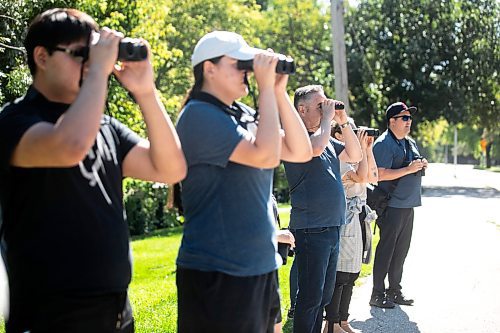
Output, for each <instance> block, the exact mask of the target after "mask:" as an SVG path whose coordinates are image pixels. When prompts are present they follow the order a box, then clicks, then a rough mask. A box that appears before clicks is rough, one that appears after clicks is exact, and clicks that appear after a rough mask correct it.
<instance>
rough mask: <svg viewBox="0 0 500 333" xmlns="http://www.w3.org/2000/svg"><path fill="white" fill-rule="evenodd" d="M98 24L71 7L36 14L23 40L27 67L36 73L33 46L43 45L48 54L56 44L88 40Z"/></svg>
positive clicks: (32, 73) (32, 72) (33, 73)
mask: <svg viewBox="0 0 500 333" xmlns="http://www.w3.org/2000/svg"><path fill="white" fill-rule="evenodd" d="M98 29H99V26H98V25H97V23H96V22H95V21H94V19H92V18H91V17H90V16H89V15H88V14H85V13H83V12H81V11H79V10H76V9H71V8H53V9H49V10H46V11H45V12H43V13H41V14H39V15H37V16H36V17H35V19H34V20H33V21H32V22H31V24H30V26H29V28H28V34H27V35H26V39H25V40H24V47H25V48H26V55H27V57H28V67H29V69H30V72H31V75H35V74H36V64H35V60H34V58H33V52H34V50H35V47H37V46H44V47H45V48H47V51H48V52H49V54H51V53H52V48H53V47H55V46H57V45H58V44H69V43H72V42H75V41H79V40H85V41H89V39H90V34H91V33H92V31H97V30H98Z"/></svg>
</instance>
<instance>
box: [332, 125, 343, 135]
mask: <svg viewBox="0 0 500 333" xmlns="http://www.w3.org/2000/svg"><path fill="white" fill-rule="evenodd" d="M335 133H339V134H342V128H340V124H339V123H335V125H333V126H332V128H331V130H330V136H332V137H334V138H335Z"/></svg>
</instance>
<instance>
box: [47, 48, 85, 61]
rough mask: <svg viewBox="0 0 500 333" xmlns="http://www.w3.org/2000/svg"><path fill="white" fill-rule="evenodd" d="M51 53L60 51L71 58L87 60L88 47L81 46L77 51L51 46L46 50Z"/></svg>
mask: <svg viewBox="0 0 500 333" xmlns="http://www.w3.org/2000/svg"><path fill="white" fill-rule="evenodd" d="M48 49H49V50H51V51H61V52H64V53H67V54H69V55H70V56H72V57H73V58H82V60H87V59H88V58H89V47H88V46H82V47H79V48H77V49H74V50H72V49H69V48H65V47H60V46H53V47H49V48H48Z"/></svg>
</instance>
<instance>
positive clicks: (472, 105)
mask: <svg viewBox="0 0 500 333" xmlns="http://www.w3.org/2000/svg"><path fill="white" fill-rule="evenodd" d="M499 17H500V4H499V3H498V2H497V1H489V0H472V1H457V0H419V1H416V0H366V1H364V2H361V4H360V5H359V7H358V8H357V9H355V10H351V11H349V13H348V15H347V18H346V31H347V34H348V35H349V37H348V41H349V45H348V68H349V81H350V90H351V94H352V101H351V102H352V103H353V104H354V109H355V110H358V111H360V112H361V113H360V116H361V117H362V118H365V120H366V121H368V122H369V121H370V120H371V119H374V120H375V121H377V122H378V123H379V124H381V122H382V121H383V111H384V109H385V107H386V106H387V105H388V104H389V103H390V102H393V101H398V100H402V101H406V102H408V103H409V104H413V105H416V106H417V107H419V109H421V111H422V112H420V113H419V116H418V117H419V118H420V119H422V120H431V121H433V120H436V119H439V118H440V117H444V118H445V119H447V120H448V121H449V122H450V123H458V122H466V123H474V124H477V125H479V126H483V127H491V126H497V124H498V123H499V121H500V112H499V102H500V91H499V83H498V69H499V68H500V49H499V47H500V46H499V36H500V30H499V28H500V21H499Z"/></svg>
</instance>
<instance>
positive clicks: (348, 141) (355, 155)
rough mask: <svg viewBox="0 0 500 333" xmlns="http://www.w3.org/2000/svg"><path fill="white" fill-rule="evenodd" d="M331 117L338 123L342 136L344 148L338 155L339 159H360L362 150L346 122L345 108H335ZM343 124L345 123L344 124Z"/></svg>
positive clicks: (354, 161)
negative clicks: (333, 115)
mask: <svg viewBox="0 0 500 333" xmlns="http://www.w3.org/2000/svg"><path fill="white" fill-rule="evenodd" d="M333 119H334V120H335V121H336V122H337V123H338V124H340V128H341V130H342V136H343V137H344V143H345V149H344V150H343V151H342V152H341V153H340V155H339V158H340V160H341V161H342V162H347V163H357V162H359V161H361V158H362V157H363V152H362V151H361V146H360V144H359V140H358V138H357V136H356V134H354V132H353V130H352V128H351V126H350V125H349V123H348V120H347V114H346V112H345V109H342V110H335V117H334V118H333ZM344 124H346V125H345V126H344Z"/></svg>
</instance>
